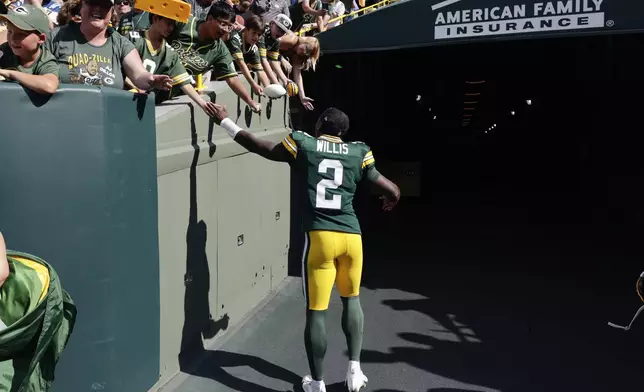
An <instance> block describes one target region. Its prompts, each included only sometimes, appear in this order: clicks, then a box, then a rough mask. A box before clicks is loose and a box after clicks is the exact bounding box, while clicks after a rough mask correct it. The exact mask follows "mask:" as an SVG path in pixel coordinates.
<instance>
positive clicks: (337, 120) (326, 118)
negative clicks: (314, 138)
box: [318, 107, 349, 136]
mask: <svg viewBox="0 0 644 392" xmlns="http://www.w3.org/2000/svg"><path fill="white" fill-rule="evenodd" d="M318 121H320V131H322V132H323V133H326V134H328V135H333V136H342V135H344V134H345V133H347V131H348V130H349V116H347V115H346V114H345V113H344V112H343V111H342V110H340V109H336V108H334V107H330V108H328V109H326V110H325V111H323V112H322V114H320V117H319V120H318Z"/></svg>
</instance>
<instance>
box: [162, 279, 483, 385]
mask: <svg viewBox="0 0 644 392" xmlns="http://www.w3.org/2000/svg"><path fill="white" fill-rule="evenodd" d="M361 297H362V304H363V307H364V311H365V337H364V347H365V350H368V352H369V353H370V354H369V355H370V356H372V357H375V356H383V357H386V356H387V355H388V354H386V353H388V352H389V349H390V348H392V347H394V346H404V347H407V348H409V349H412V350H413V349H414V348H416V349H419V350H420V349H422V348H423V347H424V346H425V345H424V343H422V342H409V341H407V340H406V338H405V337H404V336H402V337H401V336H399V335H400V334H401V333H402V332H404V333H406V334H409V335H410V336H415V335H417V336H421V335H422V334H424V333H427V331H428V330H429V331H433V332H432V336H434V337H435V338H437V339H440V340H442V341H445V342H453V344H456V343H457V342H458V339H459V338H458V337H457V336H456V335H455V334H454V333H452V332H450V331H448V330H445V329H444V328H442V327H441V325H440V324H439V323H437V322H435V321H434V320H432V319H431V318H429V317H428V316H426V315H424V314H422V313H419V312H416V311H409V312H405V311H403V313H404V314H400V313H401V312H400V311H398V310H395V309H394V308H392V307H391V306H389V305H387V302H388V301H391V302H392V303H393V302H396V301H422V300H424V299H425V298H424V297H423V296H422V295H417V294H410V293H406V292H404V291H401V290H396V289H383V290H371V289H368V288H365V289H363V291H362V294H361ZM303 300H304V299H303V297H302V283H301V279H300V278H288V281H287V282H286V283H285V285H284V286H283V288H282V289H281V290H280V292H279V293H278V294H277V295H276V296H275V297H274V298H272V299H271V300H270V301H269V302H268V303H266V304H265V305H264V306H263V307H262V308H261V309H258V310H257V312H256V313H255V314H254V315H253V316H252V317H251V318H250V319H248V320H247V321H246V322H245V323H244V325H243V326H242V327H241V328H240V329H239V330H237V331H235V332H234V333H233V335H232V336H231V337H230V338H228V339H227V340H226V342H225V343H224V344H223V345H221V347H220V348H219V349H218V350H214V351H212V352H209V353H208V354H206V359H205V360H204V361H203V362H202V363H201V365H200V366H198V370H196V371H194V372H191V373H193V374H190V375H188V377H187V378H186V375H180V376H179V380H175V381H173V382H172V383H171V384H170V385H168V387H171V389H172V390H174V391H175V392H197V391H222V392H223V391H244V392H256V391H271V392H272V391H293V390H301V388H300V387H299V384H300V380H301V377H302V376H303V375H304V374H307V373H308V364H307V360H306V354H305V353H304V350H303V343H302V331H303V325H304V312H303V310H304V307H303V306H304V305H303V304H304V302H303ZM341 312H342V304H341V302H340V300H339V297H338V294H337V292H335V293H334V297H333V300H332V303H331V306H330V308H329V313H328V318H327V333H328V338H329V346H328V349H327V357H326V362H325V373H326V375H325V379H326V383H327V390H328V391H329V392H333V391H343V390H346V389H345V388H344V375H345V371H346V365H347V357H346V345H345V340H344V335H343V334H342V330H341V327H340V316H341ZM461 332H462V333H463V334H464V335H473V334H474V333H473V331H471V330H468V329H467V328H464V329H462V330H461ZM465 339H466V340H467V341H469V342H472V343H475V342H478V340H477V338H476V337H473V336H472V337H469V336H468V337H465ZM363 370H364V372H365V374H367V377H369V388H368V390H371V391H374V390H378V391H397V390H401V391H425V390H426V387H427V385H428V384H429V383H430V380H431V385H432V386H434V387H450V388H457V390H476V391H481V392H483V391H486V392H488V391H490V392H491V391H496V389H491V388H481V387H479V386H476V385H472V384H468V383H464V382H458V381H455V380H450V379H449V378H446V377H442V376H440V375H428V374H427V372H425V371H424V370H423V369H421V368H417V367H415V366H410V365H409V364H407V363H405V362H404V361H400V362H398V361H390V360H388V359H386V360H385V362H383V363H376V362H366V363H364V364H363ZM177 381H178V382H177ZM173 384H174V385H173ZM169 389H170V388H164V391H168V390H169Z"/></svg>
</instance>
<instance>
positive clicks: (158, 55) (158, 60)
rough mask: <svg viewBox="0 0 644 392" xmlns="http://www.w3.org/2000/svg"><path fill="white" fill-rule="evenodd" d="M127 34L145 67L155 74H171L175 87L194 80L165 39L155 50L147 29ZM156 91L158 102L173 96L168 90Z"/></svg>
mask: <svg viewBox="0 0 644 392" xmlns="http://www.w3.org/2000/svg"><path fill="white" fill-rule="evenodd" d="M127 36H128V38H129V40H130V41H131V42H132V43H133V44H134V47H135V48H136V50H137V51H138V52H139V55H140V56H141V60H142V61H143V67H145V69H146V70H147V71H148V72H150V73H151V74H154V75H168V76H170V77H171V78H172V86H173V88H181V87H182V86H185V85H186V84H190V83H191V82H192V77H191V76H190V75H188V72H186V69H185V68H184V67H183V64H181V61H180V60H179V56H178V55H177V53H176V52H175V51H174V50H173V49H172V47H171V46H170V45H169V44H168V43H167V42H165V40H164V41H163V43H162V44H161V46H160V47H159V49H157V50H154V48H153V47H152V43H151V42H150V40H149V39H148V35H147V31H130V33H129V34H128V35H127ZM154 93H155V101H156V103H161V102H163V101H165V100H167V99H168V98H170V97H171V95H170V94H169V93H168V92H167V91H161V90H157V91H154Z"/></svg>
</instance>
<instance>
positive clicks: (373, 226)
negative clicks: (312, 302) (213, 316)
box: [164, 205, 644, 392]
mask: <svg viewBox="0 0 644 392" xmlns="http://www.w3.org/2000/svg"><path fill="white" fill-rule="evenodd" d="M367 207H369V206H367ZM462 210H463V209H462V208H457V209H454V210H452V209H447V208H446V209H442V210H440V211H438V210H432V211H429V212H427V211H423V210H422V209H421V208H419V207H418V206H409V207H405V205H401V206H400V208H399V212H397V215H396V214H393V215H386V216H381V215H378V214H377V213H376V212H373V213H371V214H367V213H363V216H364V217H365V219H364V220H365V221H367V220H368V222H366V223H365V224H364V225H363V229H364V230H363V231H364V233H363V234H364V241H365V244H364V249H365V270H364V276H363V287H362V291H361V298H362V304H363V308H364V313H365V337H364V349H363V353H362V367H363V369H364V371H365V373H366V374H367V376H368V377H369V385H368V388H367V389H366V391H377V392H491V391H500V392H576V391H583V392H590V391H593V392H594V391H597V392H630V391H639V390H642V388H644V385H643V384H644V383H643V382H642V379H641V375H642V369H643V368H644V327H642V326H643V325H644V320H640V322H639V323H638V324H636V327H634V328H633V329H632V330H631V331H630V332H623V331H619V330H616V329H612V328H609V327H608V326H607V322H608V321H613V322H616V323H628V321H630V318H631V317H632V315H633V313H634V312H635V310H636V309H637V308H638V307H639V306H640V303H639V300H638V298H637V296H636V294H635V290H634V284H635V279H636V278H637V276H638V275H639V272H641V269H642V263H641V261H640V260H641V258H639V257H638V253H639V251H637V252H638V253H630V251H629V249H632V248H630V247H629V248H627V247H624V246H623V244H624V243H626V239H627V238H628V235H629V234H628V232H627V231H624V232H620V231H616V230H617V228H613V227H603V228H601V227H600V228H601V229H602V230H603V231H597V230H598V229H597V227H590V226H585V225H567V224H564V223H560V224H555V225H551V224H542V223H538V222H537V223H531V224H524V223H521V222H514V221H513V220H519V218H520V219H525V218H524V217H519V218H517V217H516V216H517V213H516V211H517V210H511V211H504V210H499V209H497V210H494V209H490V208H489V207H488V208H486V209H481V211H482V212H479V214H482V213H483V212H484V213H485V214H489V216H488V215H485V216H482V217H481V218H480V219H479V218H476V219H478V221H476V220H475V219H474V218H473V217H475V215H473V212H476V211H474V210H472V209H470V210H467V211H466V213H462V212H461V213H460V215H459V214H458V213H457V212H458V211H462ZM373 211H377V206H375V207H374V208H373ZM367 212H370V211H367ZM423 214H425V215H429V214H431V216H430V217H428V218H426V219H423ZM412 218H413V220H412ZM501 218H503V219H501ZM535 220H536V219H535ZM426 222H431V224H429V225H428V224H426ZM611 233H613V234H611ZM628 241H629V243H631V242H632V241H631V240H630V239H629V240H628ZM634 243H637V241H635V242H634ZM633 265H634V266H633ZM340 315H341V303H340V301H339V298H338V296H337V293H334V297H333V301H332V303H331V306H330V310H329V313H328V317H327V332H328V337H329V346H328V351H327V357H326V362H325V365H326V372H325V381H326V382H327V385H328V386H329V388H328V390H329V392H333V391H344V390H345V389H344V386H343V379H344V375H345V374H344V372H345V369H346V363H347V362H346V361H347V358H346V353H345V342H344V337H343V335H342V331H341V327H340ZM303 327H304V303H303V297H302V293H301V280H300V279H299V278H294V277H293V278H288V281H287V282H286V283H285V284H284V285H283V287H282V288H281V289H280V290H279V292H278V293H277V294H276V295H275V296H274V297H273V298H272V299H270V300H268V301H266V303H265V304H263V305H262V306H260V307H259V308H258V310H256V311H255V313H253V314H252V315H251V316H250V317H249V318H248V320H247V321H246V322H245V323H244V324H243V325H242V326H241V327H240V328H239V329H237V330H236V331H228V333H226V335H224V337H222V339H223V340H222V341H221V342H220V343H219V344H220V347H216V348H210V349H209V350H207V351H206V355H205V358H204V360H203V362H201V364H200V366H199V367H198V368H197V370H195V371H189V372H188V373H186V374H181V375H180V376H179V377H177V378H176V379H175V380H173V381H172V382H171V383H170V384H169V385H168V387H167V388H165V389H164V392H170V391H174V392H201V391H204V392H205V391H208V392H211V391H242V392H255V391H260V392H261V391H301V388H300V387H299V384H300V380H301V377H302V376H303V375H305V374H307V373H308V365H307V360H306V355H305V353H304V349H303V338H302V335H303Z"/></svg>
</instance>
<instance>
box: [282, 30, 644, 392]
mask: <svg viewBox="0 0 644 392" xmlns="http://www.w3.org/2000/svg"><path fill="white" fill-rule="evenodd" d="M642 47H644V35H642V34H639V35H620V36H593V37H590V36H586V37H567V38H557V39H531V40H517V41H506V42H477V43H465V44H455V45H448V46H439V47H430V48H422V49H413V50H395V51H385V52H368V53H356V54H338V55H327V56H323V57H322V59H321V61H320V64H319V68H318V70H317V72H315V73H314V74H313V73H312V75H311V76H310V77H308V79H307V80H306V86H307V95H308V96H310V97H314V98H315V100H316V110H315V112H313V113H307V114H305V115H302V112H298V111H297V110H296V111H295V113H294V117H293V118H294V126H295V127H296V128H302V129H304V130H306V131H308V132H312V131H313V130H312V126H313V124H314V122H315V118H316V116H317V115H318V114H319V112H320V111H321V110H324V108H326V107H329V106H335V107H338V108H340V109H342V110H344V111H345V112H346V113H347V114H348V115H349V117H350V119H351V129H350V132H349V134H348V137H347V139H349V140H362V141H364V142H366V143H367V144H369V145H370V146H371V147H372V149H373V151H374V156H375V159H376V164H377V167H378V168H379V170H380V171H381V172H382V173H383V174H386V175H388V176H389V177H390V178H392V179H394V181H396V182H398V183H399V184H401V183H402V185H401V190H402V192H403V199H402V200H401V202H400V204H399V206H398V207H397V209H396V210H395V211H394V212H392V213H390V214H385V213H382V212H381V211H379V202H378V200H377V198H375V197H374V196H372V195H371V194H370V193H369V191H368V189H363V190H362V191H361V193H360V194H359V195H358V196H357V197H356V203H355V204H356V210H357V213H358V216H359V218H360V219H361V223H362V226H363V234H364V237H363V241H364V248H365V250H364V251H365V270H364V286H365V287H368V288H388V289H399V290H403V291H409V292H413V293H417V294H422V295H424V296H426V297H427V298H432V299H433V300H432V301H429V300H426V302H422V301H420V302H418V301H417V302H416V305H410V304H407V305H404V306H403V305H400V306H401V309H403V310H417V311H420V312H423V313H425V314H428V315H432V317H434V316H435V317H438V318H439V319H444V320H449V319H450V317H455V318H456V319H459V320H460V321H461V323H462V324H464V325H468V326H469V327H470V328H471V329H472V330H473V331H474V333H475V334H480V336H482V340H483V341H484V342H485V340H486V339H487V340H488V342H494V344H497V345H500V346H499V349H500V350H505V349H507V350H508V352H513V348H512V347H510V346H509V343H507V342H506V340H505V339H506V338H504V337H503V333H506V334H509V335H507V336H513V337H514V338H516V335H515V334H514V332H512V333H510V332H508V331H509V330H512V331H515V332H516V331H518V330H520V332H516V333H518V334H519V335H521V337H522V339H523V338H525V339H526V341H529V342H532V343H535V342H541V343H544V342H547V344H548V345H558V346H559V347H560V349H558V350H557V351H558V352H559V354H558V355H559V359H557V363H559V361H563V362H566V361H576V364H575V365H571V366H570V367H568V368H567V369H568V370H566V372H567V374H563V373H566V372H561V374H559V372H558V371H557V374H556V375H555V374H554V373H551V376H552V377H555V378H557V379H558V381H559V382H560V383H559V384H558V386H557V387H553V386H552V385H548V386H547V387H546V385H541V386H540V387H537V386H532V387H530V388H536V389H530V388H528V385H523V381H521V385H522V388H519V389H512V388H510V389H502V390H522V391H527V390H546V389H548V390H557V391H559V390H562V391H563V390H602V388H603V389H604V390H606V389H611V390H626V388H631V389H632V387H633V386H634V385H639V382H640V381H638V380H637V376H636V374H638V372H639V371H638V370H636V369H637V367H639V368H641V366H642V364H644V363H643V362H644V360H643V357H642V356H641V354H637V351H638V349H636V348H635V347H639V350H641V347H644V346H642V344H643V343H644V333H643V332H644V328H639V330H638V331H631V332H629V333H630V335H628V336H626V335H624V334H623V333H622V332H621V331H617V330H614V329H611V328H609V327H608V326H607V325H606V322H607V321H611V319H614V320H615V319H616V320H623V323H627V322H628V321H630V317H632V315H633V313H634V311H635V310H636V309H637V307H638V306H639V304H640V303H639V299H638V297H637V295H636V294H635V290H634V283H635V281H636V280H637V277H638V276H639V274H640V273H641V272H642V270H643V269H644V262H642V260H644V254H643V252H642V247H641V241H642V240H641V238H642V235H643V234H644V233H643V232H642V231H643V230H642V222H643V220H644V208H643V201H644V200H643V197H642V196H643V192H644V189H643V185H642V175H643V174H644V173H643V170H642V169H643V164H642V154H641V146H642V140H643V136H642V130H644V128H643V126H642V123H641V116H640V113H641V106H642V94H643V93H642V92H643V91H644V80H643V79H642V78H641V65H640V62H639V61H638V57H637V56H638V55H639V52H640V51H641V48H642ZM401 163H402V164H401ZM416 179H417V181H418V184H419V186H418V187H415V184H416ZM405 194H406V196H405ZM294 204H295V203H294ZM299 242H301V241H298V242H292V246H293V247H294V248H297V244H298V243H299ZM295 253H296V254H297V252H295ZM296 263H299V260H297V261H296ZM416 306H417V307H416ZM474 308H477V309H484V310H481V312H483V313H484V314H483V315H480V314H479V313H477V312H478V311H475V310H473V309H474ZM501 313H503V314H506V315H507V314H511V315H513V316H511V318H512V320H511V321H510V323H511V324H512V325H513V327H509V326H505V327H504V326H502V325H501V324H503V323H504V322H505V321H507V320H505V319H504V318H503V317H501V318H498V319H495V318H496V316H498V315H499V314H501ZM474 314H477V315H479V316H474ZM486 317H489V319H487V321H485V320H484V319H485V318H486ZM502 319H503V320H505V321H500V320H502ZM614 320H612V321H614ZM448 324H449V323H448ZM450 325H452V328H453V330H455V331H456V330H458V329H459V328H458V327H455V326H454V325H455V323H452V324H450ZM548 325H549V326H550V327H548ZM556 325H558V326H556ZM640 325H642V324H641V323H640ZM515 328H518V329H515ZM558 328H562V329H561V330H559V332H555V331H558ZM448 329H449V328H448ZM572 329H577V331H578V332H573V331H572ZM579 329H584V331H579ZM564 330H566V331H567V332H570V334H567V333H566V332H563V331H564ZM495 331H497V332H495ZM499 331H505V332H499ZM576 333H577V334H578V335H575V334H576ZM616 333H617V334H619V336H616V335H615V334H616ZM572 336H574V337H572ZM508 339H509V338H508ZM510 340H512V339H510ZM608 342H610V343H608ZM593 344H599V345H600V346H601V347H598V348H597V350H599V351H598V353H595V354H593V355H590V356H589V357H588V358H586V359H584V358H582V357H583V355H580V354H579V353H577V354H574V353H573V351H574V350H577V349H581V351H580V352H587V348H586V349H584V348H583V347H586V346H585V345H593ZM608 344H611V345H615V346H614V347H613V348H607V347H605V346H607V345H608ZM515 354H516V355H517V356H521V355H522V354H521V353H516V352H515ZM553 355H555V356H556V355H557V354H553ZM597 357H601V358H603V359H601V360H597ZM590 358H592V359H590ZM608 358H610V360H607V359H608ZM436 359H437V360H439V358H436ZM479 359H481V358H479ZM398 360H400V361H409V358H402V357H401V358H399V359H398ZM490 360H495V359H494V358H490ZM550 360H551V358H549V357H548V356H545V357H543V358H541V357H540V358H539V359H534V358H533V360H530V361H529V362H530V363H532V366H535V370H536V369H539V368H541V366H546V367H548V366H550V365H546V362H548V361H550ZM592 361H595V362H592ZM611 361H612V362H613V363H609V362H611ZM421 362H422V361H421ZM563 362H562V365H563ZM635 364H636V365H635ZM422 366H425V365H422ZM428 366H429V368H431V369H429V368H428V370H430V371H432V372H434V371H436V367H432V366H431V365H428ZM452 370H453V369H439V372H445V373H448V374H449V375H450V376H452V377H454V378H457V379H460V378H459V376H462V378H463V380H464V381H473V380H471V379H469V376H467V375H464V374H463V375H461V374H451V373H450V372H451V371H452ZM553 371H554V370H553ZM588 371H591V372H594V371H597V372H598V373H596V375H593V376H592V377H590V378H588V377H587V376H586V375H585V373H586V372H588ZM610 372H613V373H611V374H612V375H611V376H610V377H608V378H607V379H605V380H604V379H603V378H602V377H603V376H602V374H607V373H610ZM575 374H576V376H574V375H575ZM577 376H578V377H577ZM482 377H483V376H482ZM487 377H488V376H486V377H484V378H485V379H484V380H479V379H477V380H478V381H481V383H480V385H486V386H490V387H510V386H509V384H505V382H508V381H507V380H506V381H504V382H503V385H499V384H498V383H499V382H500V381H499V380H493V379H490V380H488V379H487ZM489 377H491V378H494V376H493V375H489ZM552 377H549V378H548V379H549V380H552V379H553V378H552ZM575 377H577V378H575ZM580 377H586V380H588V383H585V382H582V384H584V385H581V384H579V381H578V380H579V378H580ZM611 377H614V378H613V381H610V378H611ZM500 379H501V378H500ZM574 379H576V380H577V381H573V380H574ZM615 379H618V381H615ZM566 380H568V381H570V383H569V384H568V383H567V381H566ZM612 382H616V383H617V384H619V386H616V385H612V384H611V383H612ZM575 383H576V384H575ZM513 385H514V387H517V386H518V385H515V384H513ZM602 385H603V387H602ZM609 385H610V386H609ZM524 387H525V388H528V389H525V388H524ZM541 387H543V388H545V389H540V388H541ZM553 388H554V389H553ZM597 388H599V389H597Z"/></svg>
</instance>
